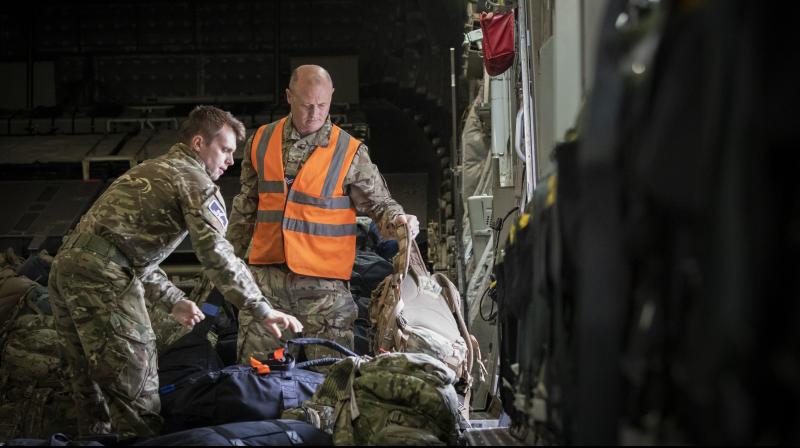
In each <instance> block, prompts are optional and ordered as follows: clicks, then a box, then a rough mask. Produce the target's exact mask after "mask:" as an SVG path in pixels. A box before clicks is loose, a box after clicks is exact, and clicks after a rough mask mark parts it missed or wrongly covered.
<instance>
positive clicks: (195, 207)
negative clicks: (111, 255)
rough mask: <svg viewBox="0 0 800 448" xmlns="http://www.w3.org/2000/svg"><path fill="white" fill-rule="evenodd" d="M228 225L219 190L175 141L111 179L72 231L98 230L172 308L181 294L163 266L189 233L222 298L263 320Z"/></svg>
mask: <svg viewBox="0 0 800 448" xmlns="http://www.w3.org/2000/svg"><path fill="white" fill-rule="evenodd" d="M227 224H228V219H227V217H226V212H225V201H224V200H223V199H222V195H221V194H220V192H219V187H217V185H216V184H214V182H213V181H212V180H211V178H210V177H209V176H208V173H207V172H206V169H205V164H204V163H203V162H202V161H201V160H200V159H199V158H198V157H197V156H196V153H195V152H194V151H192V150H191V149H190V148H189V147H188V146H186V145H184V144H182V143H178V144H176V145H175V146H173V147H172V148H171V149H170V150H169V152H168V153H167V154H165V155H163V156H161V157H158V158H155V159H151V160H147V161H145V162H143V163H142V164H140V165H138V166H136V167H134V168H131V169H130V170H129V171H128V172H126V173H125V174H123V175H122V176H120V177H119V178H118V179H117V180H116V181H114V183H113V184H111V186H110V187H108V189H107V190H106V191H105V192H104V193H103V194H102V195H101V196H100V198H99V199H97V201H96V202H95V203H94V205H93V206H92V208H91V209H90V210H89V211H88V212H87V213H86V214H85V215H84V216H83V218H81V221H80V223H78V225H77V226H76V228H75V232H89V233H94V234H95V235H99V236H101V237H103V238H105V239H106V240H107V241H109V242H111V243H112V244H114V245H115V246H116V247H117V248H118V249H119V250H120V251H121V252H122V253H123V254H125V255H126V256H127V257H128V260H130V262H131V264H132V265H133V266H134V269H135V270H136V273H137V275H138V276H139V278H140V279H141V280H142V282H143V283H144V285H145V289H146V293H147V295H148V297H151V298H158V299H160V300H161V301H162V302H163V303H164V304H165V305H166V306H167V307H168V308H169V309H170V310H171V309H172V305H174V304H175V303H176V302H177V301H179V300H181V299H183V298H184V294H183V292H182V291H181V290H180V289H178V287H176V286H175V285H173V284H172V283H171V282H170V281H169V280H168V279H167V277H166V274H165V273H164V271H162V270H161V269H160V268H159V267H158V265H159V264H160V263H161V262H162V261H164V259H165V258H167V256H168V255H169V254H171V253H172V251H174V250H175V248H176V247H178V245H179V244H180V243H181V242H182V241H183V239H184V238H185V237H186V235H187V233H188V234H189V237H190V238H191V241H192V247H193V248H194V251H195V253H196V255H197V258H198V259H199V260H200V263H201V264H202V265H203V269H204V271H205V273H206V275H208V277H209V278H210V279H211V280H212V281H213V282H214V284H215V285H217V287H218V288H219V290H220V291H221V292H222V294H223V295H224V296H225V299H227V300H229V301H230V302H232V303H233V304H234V305H236V306H237V307H238V308H239V309H247V310H249V311H251V312H252V313H253V314H254V315H255V316H256V317H257V318H263V317H264V315H265V314H266V313H267V312H268V311H269V310H270V305H269V303H268V302H267V301H266V299H265V298H264V296H263V295H262V294H261V291H260V290H259V288H258V286H257V285H256V284H255V281H254V280H253V277H252V275H251V274H250V270H249V269H248V268H247V265H246V264H245V263H244V261H242V260H241V259H240V258H238V257H237V256H236V255H235V254H234V252H233V248H232V247H231V245H230V243H229V242H228V240H226V239H225V229H226V227H227Z"/></svg>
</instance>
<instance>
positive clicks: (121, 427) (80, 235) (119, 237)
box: [49, 144, 271, 436]
mask: <svg viewBox="0 0 800 448" xmlns="http://www.w3.org/2000/svg"><path fill="white" fill-rule="evenodd" d="M224 204H225V202H224V201H223V199H222V196H221V195H220V193H219V188H218V187H217V186H216V185H215V184H214V183H213V181H212V180H211V178H210V177H209V175H208V173H207V172H206V169H205V165H204V164H203V162H202V161H201V160H200V159H199V158H198V157H197V155H196V153H195V152H194V151H192V150H191V149H190V148H189V147H188V146H186V145H184V144H177V145H175V146H173V147H172V148H171V149H170V150H169V152H168V153H167V154H165V155H163V156H161V157H158V158H156V159H152V160H148V161H146V162H144V163H142V164H141V165H138V166H136V167H134V168H132V169H131V170H129V171H128V172H127V173H125V174H124V175H122V176H121V177H120V178H118V179H117V180H116V181H115V182H114V183H113V184H112V185H111V186H110V187H109V188H108V190H106V192H105V193H103V195H102V196H100V198H99V199H98V200H97V201H96V202H95V204H94V205H93V206H92V208H91V209H90V210H89V212H88V213H87V214H86V215H84V216H83V218H82V219H81V221H80V223H79V224H78V225H77V227H76V228H75V230H74V231H73V233H72V234H71V235H70V236H69V237H68V238H67V239H66V241H65V243H64V245H63V246H62V248H61V250H60V251H59V253H58V255H56V257H55V260H54V262H53V267H52V270H51V272H50V279H49V287H50V299H51V304H52V307H53V313H54V316H55V320H56V328H57V330H58V332H59V335H60V336H61V337H62V339H63V341H64V344H65V346H64V355H65V358H66V360H67V363H68V366H69V372H70V376H71V381H72V386H73V394H74V399H75V401H76V405H77V406H78V416H79V422H80V423H79V425H80V431H81V433H103V432H108V431H114V432H118V433H120V434H122V435H125V436H127V435H133V434H139V435H142V434H152V433H156V432H158V429H159V426H160V423H161V419H160V417H159V415H158V413H159V408H160V403H159V398H158V376H157V372H156V369H157V366H156V359H157V358H156V348H155V335H154V333H153V329H152V328H151V323H150V318H149V316H148V313H147V310H146V305H145V298H147V299H149V300H158V301H159V302H160V303H161V304H162V306H163V307H164V309H165V310H166V312H169V311H171V310H172V308H173V306H174V305H175V304H176V303H177V302H178V301H180V300H181V299H183V298H184V293H183V292H182V291H181V290H180V289H178V288H177V287H176V286H175V285H173V284H172V283H170V282H169V280H168V279H167V277H166V275H165V274H164V272H163V271H162V270H161V269H160V268H159V267H158V265H159V263H161V262H162V261H163V260H164V259H165V258H166V257H167V256H168V255H169V254H170V253H172V251H173V250H174V249H175V248H176V247H177V246H178V245H179V244H180V243H181V241H183V239H184V238H185V237H186V235H187V233H188V234H189V235H190V237H191V240H192V245H193V247H194V250H195V252H196V254H197V257H198V259H199V260H200V262H201V264H202V265H203V268H204V270H205V273H206V275H208V276H209V278H210V279H211V280H212V281H214V283H215V284H216V285H218V288H219V289H220V291H221V292H222V294H223V295H224V296H225V298H226V299H227V300H230V301H232V302H233V303H234V304H235V305H236V306H237V307H239V308H241V309H245V310H249V311H250V312H251V313H252V314H253V315H254V316H256V317H257V318H263V317H264V316H265V315H266V314H267V313H268V312H269V310H270V309H271V308H270V306H269V304H268V302H267V301H266V300H265V298H264V297H263V295H262V294H261V292H260V291H259V289H258V286H257V285H256V284H255V282H254V281H253V278H252V275H251V274H250V271H249V270H248V269H247V266H246V265H245V264H244V262H243V261H242V260H241V259H239V258H237V257H236V256H235V255H234V253H233V249H232V248H231V246H230V244H229V243H228V242H227V240H226V239H225V237H224V234H225V229H226V226H227V218H226V216H225V205H224Z"/></svg>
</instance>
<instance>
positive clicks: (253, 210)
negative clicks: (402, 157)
mask: <svg viewBox="0 0 800 448" xmlns="http://www.w3.org/2000/svg"><path fill="white" fill-rule="evenodd" d="M331 126H332V125H331V120H330V117H328V119H327V121H326V122H325V124H324V125H323V126H322V128H320V130H319V131H317V132H314V133H312V134H309V135H306V136H305V137H303V136H301V135H300V133H298V132H297V130H296V129H295V128H294V126H292V116H291V114H290V115H289V119H288V120H286V125H285V127H284V130H283V146H282V149H283V167H284V172H285V174H286V175H287V176H296V175H297V173H298V172H299V171H300V168H301V167H302V166H303V163H305V161H306V160H308V158H309V157H310V156H311V154H312V153H313V151H314V149H315V148H316V147H318V146H327V145H328V142H329V139H330V136H331ZM252 142H253V136H250V138H249V139H248V140H247V144H246V145H245V146H244V148H245V154H244V158H243V159H242V176H241V183H242V189H241V191H240V192H239V194H238V195H236V197H235V198H234V199H233V206H232V210H231V223H230V226H229V227H228V234H227V237H228V239H229V240H230V241H231V244H233V248H234V251H235V253H236V255H238V256H239V257H244V256H245V254H246V252H247V248H248V247H249V246H250V240H251V239H252V238H253V229H254V228H255V222H256V216H257V214H258V173H256V171H255V170H254V169H253V164H252V162H251V161H250V154H249V148H250V147H251V145H252ZM344 189H345V192H346V193H347V194H348V195H349V196H350V199H351V200H352V201H353V205H354V206H355V208H356V211H358V212H359V213H364V214H366V215H368V216H369V217H370V218H372V220H373V221H375V223H376V225H377V226H378V230H379V231H380V232H381V234H382V235H383V236H384V237H386V238H390V239H391V238H394V237H395V230H394V225H393V224H392V221H394V218H395V217H396V216H397V215H401V214H403V213H405V212H404V211H403V208H402V207H401V206H400V204H398V203H397V201H395V200H394V199H392V196H391V195H390V194H389V189H388V188H387V187H386V181H385V180H384V179H383V176H381V174H380V172H379V171H378V167H377V166H375V164H374V163H372V160H370V158H369V152H368V150H367V146H366V145H364V144H363V143H362V144H361V146H359V147H358V150H357V151H356V155H355V157H354V158H353V163H352V164H351V165H350V170H349V171H348V172H347V175H346V176H345V178H344Z"/></svg>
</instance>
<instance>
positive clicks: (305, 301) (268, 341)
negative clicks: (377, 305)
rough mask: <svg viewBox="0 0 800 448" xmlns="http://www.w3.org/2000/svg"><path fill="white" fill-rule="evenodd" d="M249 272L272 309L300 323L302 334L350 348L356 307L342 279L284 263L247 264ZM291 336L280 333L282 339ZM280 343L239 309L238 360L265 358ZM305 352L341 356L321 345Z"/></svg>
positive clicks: (247, 360) (309, 354)
mask: <svg viewBox="0 0 800 448" xmlns="http://www.w3.org/2000/svg"><path fill="white" fill-rule="evenodd" d="M250 271H251V272H252V273H253V277H254V278H255V280H256V283H258V286H259V287H260V288H261V292H262V293H263V294H264V296H266V297H267V298H268V299H269V300H270V303H271V305H272V307H273V308H275V309H277V310H279V311H283V312H285V313H289V314H291V315H293V316H295V317H296V318H298V319H299V320H300V322H302V324H303V336H304V337H319V338H325V339H330V340H333V341H336V342H338V343H340V344H342V345H344V346H345V347H347V348H349V349H351V350H352V349H353V323H354V322H355V319H356V314H357V308H356V304H355V302H354V301H353V296H352V295H351V294H350V290H349V289H348V288H347V283H346V282H344V281H342V280H331V279H324V278H318V277H307V276H305V275H299V274H295V273H294V272H291V271H289V269H288V268H286V267H285V266H250ZM291 337H292V335H291V334H286V333H285V332H284V334H283V336H282V339H290V338H291ZM283 344H284V343H283V342H282V341H279V340H277V339H276V338H275V337H274V336H273V335H272V334H271V333H269V332H268V331H267V329H266V328H265V327H264V325H262V323H261V322H259V321H257V320H256V319H254V318H253V316H252V315H251V314H250V313H248V312H246V311H240V312H239V337H238V340H237V344H236V346H237V350H238V351H239V353H238V355H239V356H238V358H239V362H241V363H244V364H249V362H250V357H251V356H252V357H255V358H256V359H266V358H267V355H268V354H269V353H271V352H272V351H273V350H274V349H276V348H278V347H281V346H283ZM305 351H306V356H307V357H308V359H318V358H324V357H337V358H338V357H341V355H340V354H339V353H338V352H335V351H332V350H330V349H327V348H324V347H317V346H313V347H306V349H305Z"/></svg>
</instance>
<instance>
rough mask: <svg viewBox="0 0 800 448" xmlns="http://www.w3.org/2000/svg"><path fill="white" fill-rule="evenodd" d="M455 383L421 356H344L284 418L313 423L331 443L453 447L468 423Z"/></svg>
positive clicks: (445, 371)
mask: <svg viewBox="0 0 800 448" xmlns="http://www.w3.org/2000/svg"><path fill="white" fill-rule="evenodd" d="M454 382H455V375H454V374H453V371H452V370H451V369H449V368H447V367H446V366H445V365H444V364H443V363H442V362H441V361H439V360H437V359H435V358H433V357H432V356H429V355H426V354H423V353H386V354H382V355H378V356H377V357H375V358H374V359H372V360H368V358H358V357H349V358H344V359H343V360H341V361H339V362H337V363H336V364H335V365H334V366H332V367H331V369H330V371H329V372H328V376H327V378H326V379H325V382H324V383H322V385H321V386H319V388H318V389H317V391H316V393H315V394H314V396H313V397H312V398H311V400H308V401H306V402H305V403H303V405H302V407H300V408H297V409H292V410H289V411H286V412H284V413H283V416H282V418H292V419H296V420H303V421H306V422H308V423H311V424H313V425H314V426H316V427H317V428H319V429H322V430H323V431H325V432H327V433H329V434H332V435H333V441H334V445H399V446H404V445H442V444H447V445H456V444H458V443H459V441H460V438H461V434H462V432H463V430H464V429H466V427H467V426H468V423H467V422H466V420H464V419H463V418H462V416H461V414H460V413H459V402H458V396H457V395H456V391H455V388H454V387H453V383H454Z"/></svg>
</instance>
